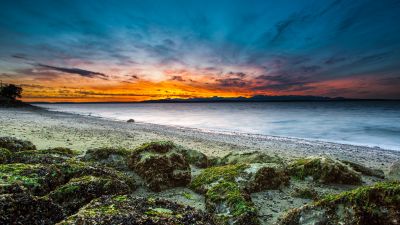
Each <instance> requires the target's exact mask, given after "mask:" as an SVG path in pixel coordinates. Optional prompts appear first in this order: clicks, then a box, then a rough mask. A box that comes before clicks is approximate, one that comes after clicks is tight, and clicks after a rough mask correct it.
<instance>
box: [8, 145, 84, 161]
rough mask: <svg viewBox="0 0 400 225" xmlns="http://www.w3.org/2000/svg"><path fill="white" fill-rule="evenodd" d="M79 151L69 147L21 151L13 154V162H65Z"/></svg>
mask: <svg viewBox="0 0 400 225" xmlns="http://www.w3.org/2000/svg"><path fill="white" fill-rule="evenodd" d="M76 155H77V153H76V152H74V151H72V150H71V149H67V148H52V149H46V150H31V151H20V152H17V153H15V154H14V155H13V157H12V158H11V160H9V161H10V162H12V163H30V164H35V163H42V164H55V163H63V162H65V161H67V160H68V159H70V158H71V157H74V156H76Z"/></svg>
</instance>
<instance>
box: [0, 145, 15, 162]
mask: <svg viewBox="0 0 400 225" xmlns="http://www.w3.org/2000/svg"><path fill="white" fill-rule="evenodd" d="M11 156H12V153H11V151H10V150H8V149H5V148H1V147H0V163H6V162H7V161H8V159H9V158H10V157H11Z"/></svg>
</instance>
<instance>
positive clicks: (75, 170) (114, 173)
mask: <svg viewBox="0 0 400 225" xmlns="http://www.w3.org/2000/svg"><path fill="white" fill-rule="evenodd" d="M57 167H58V168H59V169H60V170H61V172H62V174H63V176H64V177H65V178H66V179H67V180H70V179H72V178H77V177H83V176H96V177H102V178H111V179H117V180H121V181H123V182H125V183H126V184H127V185H128V186H129V187H130V189H131V190H132V191H134V190H136V182H135V178H134V176H133V175H132V174H130V173H124V172H121V171H118V170H115V169H113V168H111V167H104V166H97V165H93V164H91V163H88V162H81V161H78V160H75V159H71V160H68V161H67V162H65V163H61V164H57Z"/></svg>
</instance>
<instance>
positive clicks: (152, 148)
mask: <svg viewBox="0 0 400 225" xmlns="http://www.w3.org/2000/svg"><path fill="white" fill-rule="evenodd" d="M175 147H176V145H175V144H174V143H173V142H172V141H153V142H148V143H144V144H142V145H141V146H139V147H138V148H136V149H135V152H136V154H137V153H140V152H143V151H146V152H154V153H167V152H169V151H170V150H171V149H173V148H175Z"/></svg>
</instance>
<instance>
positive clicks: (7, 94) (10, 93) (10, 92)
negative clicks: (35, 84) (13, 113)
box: [0, 84, 22, 100]
mask: <svg viewBox="0 0 400 225" xmlns="http://www.w3.org/2000/svg"><path fill="white" fill-rule="evenodd" d="M21 94H22V88H21V87H18V86H16V85H14V84H8V85H6V86H4V87H2V88H1V90H0V96H2V97H4V98H8V99H10V100H15V99H16V98H21Z"/></svg>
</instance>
